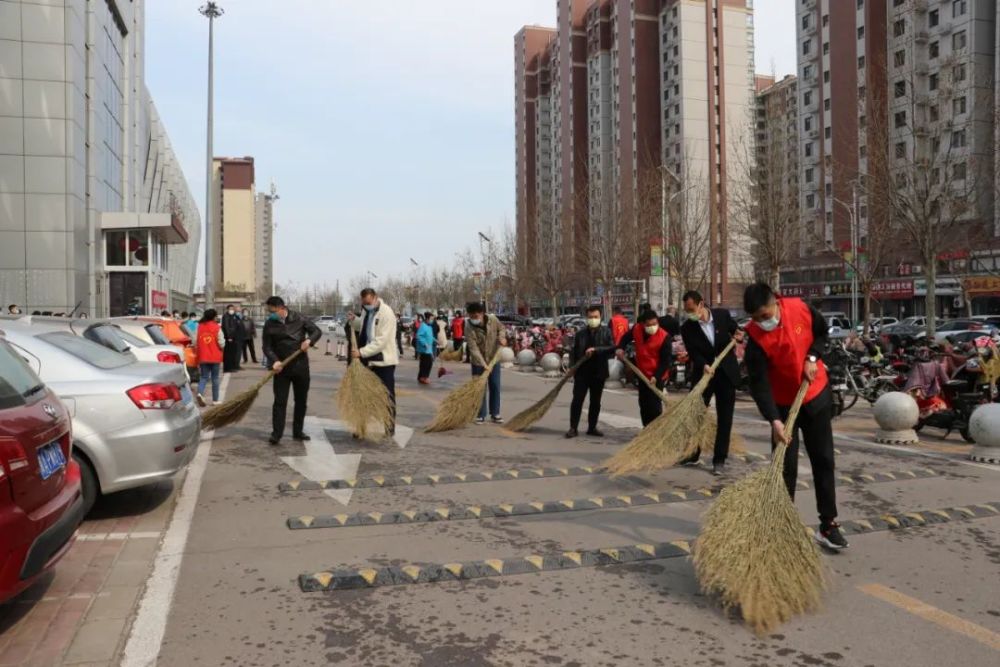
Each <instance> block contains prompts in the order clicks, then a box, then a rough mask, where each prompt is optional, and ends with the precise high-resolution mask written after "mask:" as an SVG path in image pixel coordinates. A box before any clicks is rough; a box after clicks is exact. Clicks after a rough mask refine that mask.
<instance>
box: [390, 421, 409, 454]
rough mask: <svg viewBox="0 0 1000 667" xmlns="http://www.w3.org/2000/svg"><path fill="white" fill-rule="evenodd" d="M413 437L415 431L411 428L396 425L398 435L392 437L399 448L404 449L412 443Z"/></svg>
mask: <svg viewBox="0 0 1000 667" xmlns="http://www.w3.org/2000/svg"><path fill="white" fill-rule="evenodd" d="M412 437H413V429H412V428H410V427H409V426H400V425H399V424H396V435H394V436H392V439H393V440H395V441H396V444H397V445H399V448H400V449H402V448H403V447H406V445H407V444H408V443H409V442H410V438H412Z"/></svg>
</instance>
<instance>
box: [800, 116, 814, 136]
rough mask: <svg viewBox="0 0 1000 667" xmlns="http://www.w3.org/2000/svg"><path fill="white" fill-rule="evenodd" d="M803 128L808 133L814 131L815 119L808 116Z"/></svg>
mask: <svg viewBox="0 0 1000 667" xmlns="http://www.w3.org/2000/svg"><path fill="white" fill-rule="evenodd" d="M802 126H803V129H805V131H806V132H808V131H810V130H811V129H813V119H812V116H806V119H805V121H804V122H803V125H802Z"/></svg>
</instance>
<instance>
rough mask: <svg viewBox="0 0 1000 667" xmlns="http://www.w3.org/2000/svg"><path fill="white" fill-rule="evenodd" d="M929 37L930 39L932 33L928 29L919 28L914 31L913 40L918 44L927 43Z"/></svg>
mask: <svg viewBox="0 0 1000 667" xmlns="http://www.w3.org/2000/svg"><path fill="white" fill-rule="evenodd" d="M928 39H930V34H929V33H928V32H927V31H926V30H917V31H916V32H915V33H913V41H915V42H916V43H917V44H926V43H927V40H928Z"/></svg>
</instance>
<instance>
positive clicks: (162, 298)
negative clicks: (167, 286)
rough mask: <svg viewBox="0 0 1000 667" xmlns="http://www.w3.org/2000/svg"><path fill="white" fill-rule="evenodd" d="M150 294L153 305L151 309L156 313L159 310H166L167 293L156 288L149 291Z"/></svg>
mask: <svg viewBox="0 0 1000 667" xmlns="http://www.w3.org/2000/svg"><path fill="white" fill-rule="evenodd" d="M150 296H151V297H152V299H151V304H152V306H153V310H154V311H156V312H157V313H159V311H161V310H167V304H168V302H167V293H166V292H160V291H158V290H153V291H152V292H151V294H150Z"/></svg>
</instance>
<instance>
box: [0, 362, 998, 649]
mask: <svg viewBox="0 0 1000 667" xmlns="http://www.w3.org/2000/svg"><path fill="white" fill-rule="evenodd" d="M313 370H314V375H313V390H312V403H311V406H310V410H309V414H310V416H311V418H312V419H311V421H310V423H311V425H312V426H313V428H315V429H316V430H317V435H318V436H319V437H320V438H325V439H328V440H329V443H330V444H331V445H332V447H333V450H335V452H336V454H337V457H336V462H333V461H332V460H331V459H332V455H331V454H330V452H331V451H332V450H330V449H329V447H330V445H323V443H322V441H320V440H319V439H318V440H317V442H316V443H315V444H318V445H320V446H319V447H316V448H313V449H312V451H311V452H307V450H306V449H305V448H304V447H303V446H302V445H301V444H299V443H294V442H292V441H291V440H287V441H285V442H284V443H283V444H282V445H281V446H279V447H270V446H268V445H267V443H266V441H265V436H266V434H267V432H268V419H269V414H270V412H269V408H270V391H269V390H267V389H266V390H265V391H264V393H263V395H262V397H261V399H260V401H258V404H257V405H256V406H255V407H254V410H253V411H252V412H251V414H250V415H249V416H248V418H247V419H246V420H245V421H244V422H243V423H242V424H240V425H239V426H237V427H232V428H229V429H225V430H223V431H220V432H219V433H218V434H216V436H215V438H214V439H213V440H211V441H206V442H204V443H203V444H202V448H201V450H200V451H199V455H198V456H197V457H196V460H195V463H194V464H193V465H192V467H191V468H190V469H189V470H188V471H187V473H186V475H182V476H179V477H178V479H177V480H175V481H174V483H173V484H172V485H171V484H166V485H162V486H161V487H159V488H157V489H151V490H149V491H148V492H145V493H143V494H140V495H136V494H119V495H117V496H111V497H109V498H107V499H105V500H104V501H102V509H101V513H100V514H99V515H98V516H96V517H95V518H94V519H93V520H91V521H89V522H88V523H87V524H85V526H84V527H83V529H82V531H81V532H83V533H85V534H86V536H85V538H84V540H83V541H81V542H79V543H78V544H77V546H76V547H74V550H73V551H72V552H71V553H70V555H69V556H68V560H66V561H64V562H63V563H62V564H61V565H60V568H59V569H58V570H57V572H56V574H55V576H54V577H53V578H52V579H50V580H49V581H48V582H47V583H46V584H45V585H44V586H41V587H38V588H37V590H33V591H32V592H31V594H30V595H27V596H25V597H23V598H22V599H19V600H18V601H16V602H15V603H14V604H12V605H8V606H7V607H6V608H2V607H0V664H46V665H47V664H93V665H97V664H100V665H110V664H119V661H120V659H121V658H122V655H123V654H124V662H122V664H125V665H138V664H150V663H149V662H148V661H151V660H156V659H157V657H158V664H160V665H165V666H174V665H177V666H185V667H186V666H189V665H289V664H295V665H325V664H343V665H393V666H394V667H396V666H399V665H429V666H435V667H436V666H438V665H586V666H589V665H616V666H618V665H628V664H652V665H675V664H690V665H838V666H842V665H878V666H882V665H896V664H901V665H902V664H905V665H940V664H946V663H949V662H952V663H957V664H961V665H963V667H964V666H976V665H995V664H997V663H998V660H1000V600H998V598H997V581H998V580H1000V577H998V575H1000V514H998V513H997V512H996V510H995V509H991V508H990V507H988V506H985V507H984V505H985V504H986V503H990V502H992V503H994V505H993V507H994V508H1000V504H996V502H997V501H1000V484H998V482H1000V470H998V469H997V468H995V467H990V466H985V465H979V464H972V463H970V462H968V461H966V460H964V457H965V456H966V455H967V453H968V447H967V446H966V445H964V444H963V443H961V441H960V440H959V439H958V438H957V436H952V437H951V438H949V439H947V440H942V439H941V438H939V437H936V436H934V435H931V434H928V437H926V438H925V442H924V443H923V444H922V445H920V446H919V447H915V448H886V447H880V446H876V445H873V444H872V443H870V442H869V438H870V434H871V428H872V421H871V419H870V413H869V411H868V409H867V408H862V407H861V406H858V407H856V408H855V409H853V410H852V411H851V412H850V413H849V414H848V415H847V416H845V417H843V418H841V419H839V420H837V422H836V428H837V430H838V441H837V448H838V452H839V454H838V458H837V462H838V473H839V474H840V475H842V476H843V477H844V479H842V480H841V482H840V486H839V487H838V494H839V499H840V510H841V519H842V521H843V522H844V523H845V524H847V525H848V526H851V527H853V528H855V529H856V530H858V531H859V534H855V535H853V536H851V538H850V539H851V542H852V547H851V549H850V550H849V551H848V552H846V553H843V554H840V555H835V556H826V557H824V558H825V561H826V562H827V564H828V565H829V568H830V571H831V574H832V576H831V590H830V591H829V593H828V594H827V596H826V601H825V606H824V608H823V609H822V610H821V611H820V612H818V613H816V614H814V615H810V616H806V617H803V618H798V619H795V620H793V621H792V622H790V623H788V624H786V625H785V626H784V627H782V628H780V629H779V630H778V631H777V633H776V634H774V635H771V636H769V637H763V638H761V637H756V636H754V635H753V634H752V633H750V632H748V631H747V630H746V629H745V628H744V627H743V626H742V625H741V624H740V623H739V621H738V619H735V618H733V617H731V616H729V615H727V614H725V613H723V612H722V611H721V610H720V609H719V608H718V606H717V605H716V604H715V602H714V601H713V600H711V599H708V598H705V597H704V596H702V595H701V594H700V593H699V591H698V589H697V585H696V582H695V580H694V577H693V573H692V569H691V565H690V563H689V561H688V560H687V559H686V558H685V556H686V553H685V548H687V546H688V542H689V540H691V539H692V538H693V537H694V536H696V535H697V532H698V526H699V521H700V517H701V515H702V514H703V512H704V511H705V509H706V508H707V507H708V506H709V504H710V503H711V495H712V494H714V493H715V492H716V490H717V485H718V484H719V480H717V479H715V478H713V477H711V476H710V475H709V474H708V471H707V470H706V469H704V468H696V469H690V468H685V469H674V470H668V471H665V472H663V473H660V474H656V475H643V476H640V477H630V478H625V479H610V478H608V477H607V476H605V475H601V474H599V473H598V472H596V471H595V470H594V467H595V466H598V465H599V464H600V462H601V461H603V460H604V459H605V458H606V457H607V456H608V455H609V454H611V453H612V452H614V451H615V450H616V449H617V448H618V447H620V446H621V445H623V444H624V443H625V442H627V441H628V439H629V438H630V437H631V436H632V435H633V434H634V433H635V428H636V426H637V419H636V417H637V407H636V403H635V395H634V394H633V393H631V392H628V391H613V392H609V393H607V394H606V398H605V415H604V421H605V423H604V425H603V428H604V430H605V431H606V433H607V437H606V438H605V439H604V440H603V441H602V440H596V439H592V438H580V439H578V440H575V441H567V440H565V439H564V438H562V433H563V432H564V430H565V428H566V415H567V412H568V407H567V405H568V400H569V389H568V388H567V389H566V390H564V394H563V396H561V397H560V400H559V401H558V402H557V403H556V405H555V406H554V408H553V409H552V411H551V412H550V414H549V415H548V416H547V417H546V419H545V420H543V421H542V422H541V423H540V424H539V425H538V426H537V427H536V428H535V429H534V430H532V431H531V432H530V433H527V434H523V435H514V434H510V433H506V432H504V431H503V430H501V429H498V428H496V427H493V426H480V427H474V426H470V427H469V428H466V429H464V430H462V431H458V432H454V433H447V434H436V435H428V434H424V433H422V432H421V427H422V426H423V425H425V424H426V423H427V422H428V421H429V420H430V418H431V415H432V414H433V411H434V409H435V406H436V405H437V403H438V402H439V401H440V400H441V399H442V398H443V397H444V395H445V394H446V393H447V390H448V389H449V388H451V387H453V386H455V385H456V384H457V383H458V382H460V381H462V380H464V379H465V377H466V376H465V373H466V372H467V370H466V369H465V368H462V367H456V369H455V370H456V371H458V372H457V374H456V375H451V376H447V377H446V378H445V379H443V380H439V381H436V382H435V384H434V385H433V386H432V387H430V388H425V387H419V386H418V385H417V383H416V381H415V375H416V368H415V365H414V364H413V362H412V361H410V360H408V361H407V362H406V363H405V365H404V366H403V367H402V368H401V370H400V378H399V384H400V387H401V392H400V394H401V396H400V423H401V424H403V425H406V426H410V427H413V428H414V429H415V432H414V433H413V434H412V437H410V438H409V439H407V438H406V436H407V435H408V433H407V432H406V430H405V429H401V432H402V436H403V437H401V438H400V442H399V443H392V444H384V445H368V444H364V443H359V442H357V441H353V440H352V439H351V438H350V437H349V435H348V434H346V433H345V432H343V431H342V430H340V429H339V427H338V424H337V423H336V421H335V420H336V416H337V415H336V412H335V408H334V401H333V392H334V389H335V387H336V386H337V382H338V379H339V377H340V374H341V371H342V365H340V364H337V363H335V362H334V360H333V359H332V358H330V357H324V356H322V355H317V354H315V353H314V358H313ZM258 374H259V371H257V370H248V371H245V372H243V373H240V374H238V375H235V376H232V377H231V378H230V385H229V387H228V392H229V395H230V396H232V395H234V394H235V393H237V392H239V391H241V390H242V389H243V388H245V387H247V386H249V385H250V384H252V383H253V382H255V381H256V379H257V378H258V377H259V375H258ZM551 382H552V381H551V380H546V379H543V378H541V377H540V376H537V375H528V374H520V373H517V372H514V371H512V370H511V371H505V373H504V388H505V393H504V398H505V400H504V414H505V415H506V416H507V417H510V416H512V415H513V414H514V413H515V412H517V411H518V410H520V409H521V408H523V407H525V406H527V405H528V404H529V403H530V402H531V401H533V400H536V399H537V398H538V397H540V396H541V395H542V394H543V393H544V392H545V391H546V390H547V388H548V387H549V386H550V383H551ZM322 420H329V421H322ZM737 430H738V431H739V433H740V435H742V436H743V438H744V440H745V441H746V443H747V449H748V456H747V457H745V458H744V460H741V461H733V462H732V464H731V467H732V470H731V475H730V480H729V481H731V480H732V479H737V478H739V477H740V476H741V475H743V474H745V473H746V472H747V471H748V470H749V469H750V468H751V466H757V465H761V464H762V463H761V460H762V459H763V458H765V457H764V454H766V452H767V444H766V441H765V440H766V436H767V428H766V426H765V425H763V424H762V423H761V422H760V421H759V420H758V419H757V418H756V413H755V411H754V410H753V409H752V406H751V405H750V403H748V402H745V401H741V403H740V404H739V406H738V415H737ZM400 445H405V447H401V446H400ZM324 446H325V447H327V449H326V450H325V451H324V450H323V447H324ZM317 452H318V453H319V454H322V455H323V456H324V459H323V460H324V464H323V465H326V466H332V467H331V468H329V469H331V470H335V471H346V472H344V474H343V475H342V476H344V477H355V476H356V477H357V479H358V480H359V481H358V482H357V483H356V485H355V487H356V488H353V489H351V488H349V487H348V488H341V489H336V490H332V489H331V490H327V491H323V490H320V489H317V488H310V484H308V483H304V482H303V481H302V480H303V478H302V476H301V475H300V474H299V473H298V472H296V471H295V470H293V468H292V467H290V465H289V463H288V462H286V461H285V460H283V459H284V458H289V457H302V456H304V455H306V454H309V453H311V454H312V455H313V456H316V455H317ZM309 461H311V459H310V460H309ZM359 462H360V464H359ZM291 463H293V464H295V465H296V466H297V468H298V469H299V470H305V471H308V470H309V468H308V467H304V465H306V466H308V465H315V464H314V463H306V464H303V462H302V460H301V459H299V460H297V461H291ZM355 466H357V469H356V472H355ZM511 470H516V471H517V472H516V474H515V473H511V472H509V471H511ZM801 470H802V471H803V474H802V475H801V476H800V480H801V481H802V482H804V483H806V484H810V483H811V481H812V480H811V475H810V474H808V462H807V461H806V460H804V459H803V460H802V467H801ZM430 475H433V476H434V477H433V479H432V478H431V477H429V476H430ZM330 476H338V475H333V474H331V475H330ZM487 477H489V478H492V479H491V481H486V479H487ZM724 481H725V480H724ZM289 482H297V484H292V487H296V486H297V488H290V487H288V486H287V484H288V483H289ZM432 482H436V483H432ZM283 484H284V485H286V486H285V487H284V490H282V488H283V487H282V485H283ZM312 487H315V485H312ZM345 503H346V504H345ZM797 505H798V507H799V509H800V511H801V512H802V515H803V517H804V518H805V520H806V521H808V522H810V523H811V522H814V521H815V511H814V502H813V497H812V492H811V489H808V488H806V489H803V490H801V491H800V492H799V494H798V498H797ZM953 508H962V509H959V510H956V509H953ZM930 510H944V512H943V513H942V514H937V513H934V512H932V511H930ZM912 512H919V515H915V516H906V515H907V514H909V513H912ZM886 515H888V516H889V518H888V519H886V518H884V517H885V516H886ZM854 520H861V521H862V522H864V520H867V521H868V523H853V521H854ZM890 522H899V523H900V524H901V525H909V526H911V527H908V528H904V529H893V530H889V528H890V525H889V524H890ZM921 523H923V524H930V525H916V524H921ZM342 524H343V525H342ZM290 526H292V527H291V528H290ZM621 563H625V564H621ZM301 575H305V576H304V577H303V576H301ZM427 581H432V582H433V583H423V582H427ZM369 583H371V584H373V585H371V586H369ZM342 585H347V586H360V588H353V589H345V590H333V591H326V592H304V591H303V586H304V587H305V588H307V589H314V588H318V587H323V586H326V587H331V586H332V587H339V586H342ZM126 646H127V649H126V648H125V647H126ZM5 656H7V657H5Z"/></svg>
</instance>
